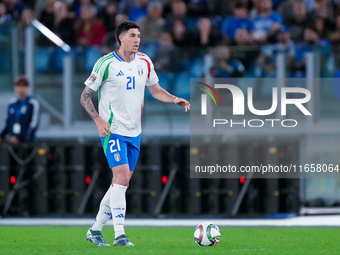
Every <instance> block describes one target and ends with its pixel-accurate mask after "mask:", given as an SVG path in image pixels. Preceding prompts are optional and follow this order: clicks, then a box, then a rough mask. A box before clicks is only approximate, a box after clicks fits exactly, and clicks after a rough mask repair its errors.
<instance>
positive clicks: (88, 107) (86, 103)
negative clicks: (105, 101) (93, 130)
mask: <svg viewBox="0 0 340 255" xmlns="http://www.w3.org/2000/svg"><path fill="white" fill-rule="evenodd" d="M94 92H95V91H94V90H92V89H90V88H89V87H87V86H85V89H84V91H83V93H82V94H81V97H80V103H81V105H82V106H83V107H84V109H85V111H87V113H88V114H89V115H90V116H91V118H92V119H95V118H97V117H99V115H98V112H97V111H96V109H95V108H94V105H93V102H92V100H91V97H92V96H93V94H94Z"/></svg>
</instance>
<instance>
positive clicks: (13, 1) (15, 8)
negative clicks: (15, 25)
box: [3, 0, 26, 21]
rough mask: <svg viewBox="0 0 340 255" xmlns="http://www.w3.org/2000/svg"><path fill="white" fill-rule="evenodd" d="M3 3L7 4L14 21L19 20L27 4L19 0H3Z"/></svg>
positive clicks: (8, 11) (8, 12)
mask: <svg viewBox="0 0 340 255" xmlns="http://www.w3.org/2000/svg"><path fill="white" fill-rule="evenodd" d="M3 3H4V4H5V5H6V10H7V14H8V15H9V16H11V20H13V21H18V20H19V18H20V15H21V12H22V11H23V10H24V9H25V8H26V5H25V4H23V3H22V2H21V1H18V0H3Z"/></svg>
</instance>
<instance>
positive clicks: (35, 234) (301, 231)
mask: <svg viewBox="0 0 340 255" xmlns="http://www.w3.org/2000/svg"><path fill="white" fill-rule="evenodd" d="M87 229H88V228H85V227H55V226H51V227H48V226H44V227H0V254H1V255H7V254H16V255H17V254H23V255H27V254H44V255H46V254H82V255H85V254H91V255H93V254H100V255H102V254H143V255H144V254H195V255H196V254H213V255H215V254H261V255H263V254H275V255H278V254H299V255H303V254H340V228H316V227H305V228H303V227H299V228H282V227H263V228H255V227H250V228H244V227H242V228H241V227H232V228H230V227H220V230H221V235H222V237H221V241H220V243H219V244H218V245H217V246H215V247H200V246H198V245H196V244H195V242H194V238H193V233H194V229H195V227H191V228H190V227H157V228H151V227H138V228H137V227H126V232H127V234H128V235H129V236H130V238H129V239H130V241H131V242H132V243H134V245H135V246H134V247H115V246H114V247H113V246H112V242H113V238H114V233H113V230H112V229H111V228H110V227H105V228H104V229H103V231H102V233H103V236H104V239H105V241H106V242H107V243H109V244H110V245H111V246H110V247H97V246H96V245H94V244H93V243H89V242H85V234H86V232H87Z"/></svg>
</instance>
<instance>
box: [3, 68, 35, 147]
mask: <svg viewBox="0 0 340 255" xmlns="http://www.w3.org/2000/svg"><path fill="white" fill-rule="evenodd" d="M14 88H15V91H16V94H17V97H16V98H13V99H11V100H10V101H9V103H8V107H7V116H6V125H5V128H4V129H3V130H2V132H1V134H0V142H2V141H4V139H5V138H6V136H7V135H8V142H10V143H13V144H16V143H19V142H34V141H35V132H36V130H37V128H38V126H39V119H40V117H39V115H40V106H39V102H38V100H37V99H35V98H33V97H32V96H29V95H28V89H29V83H28V80H27V79H26V77H25V76H22V75H21V76H19V77H18V78H17V79H16V81H15V84H14Z"/></svg>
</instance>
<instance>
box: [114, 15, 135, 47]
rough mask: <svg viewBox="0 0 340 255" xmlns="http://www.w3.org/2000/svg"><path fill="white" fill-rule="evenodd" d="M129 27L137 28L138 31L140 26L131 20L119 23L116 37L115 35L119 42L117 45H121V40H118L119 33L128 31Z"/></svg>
mask: <svg viewBox="0 0 340 255" xmlns="http://www.w3.org/2000/svg"><path fill="white" fill-rule="evenodd" d="M131 28H137V29H138V30H139V32H140V27H139V25H138V24H137V23H135V22H133V21H129V20H127V21H123V22H122V23H120V24H119V25H118V27H117V29H116V37H117V41H118V42H119V45H121V42H120V40H119V35H120V34H122V33H124V32H127V31H129V29H131Z"/></svg>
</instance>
